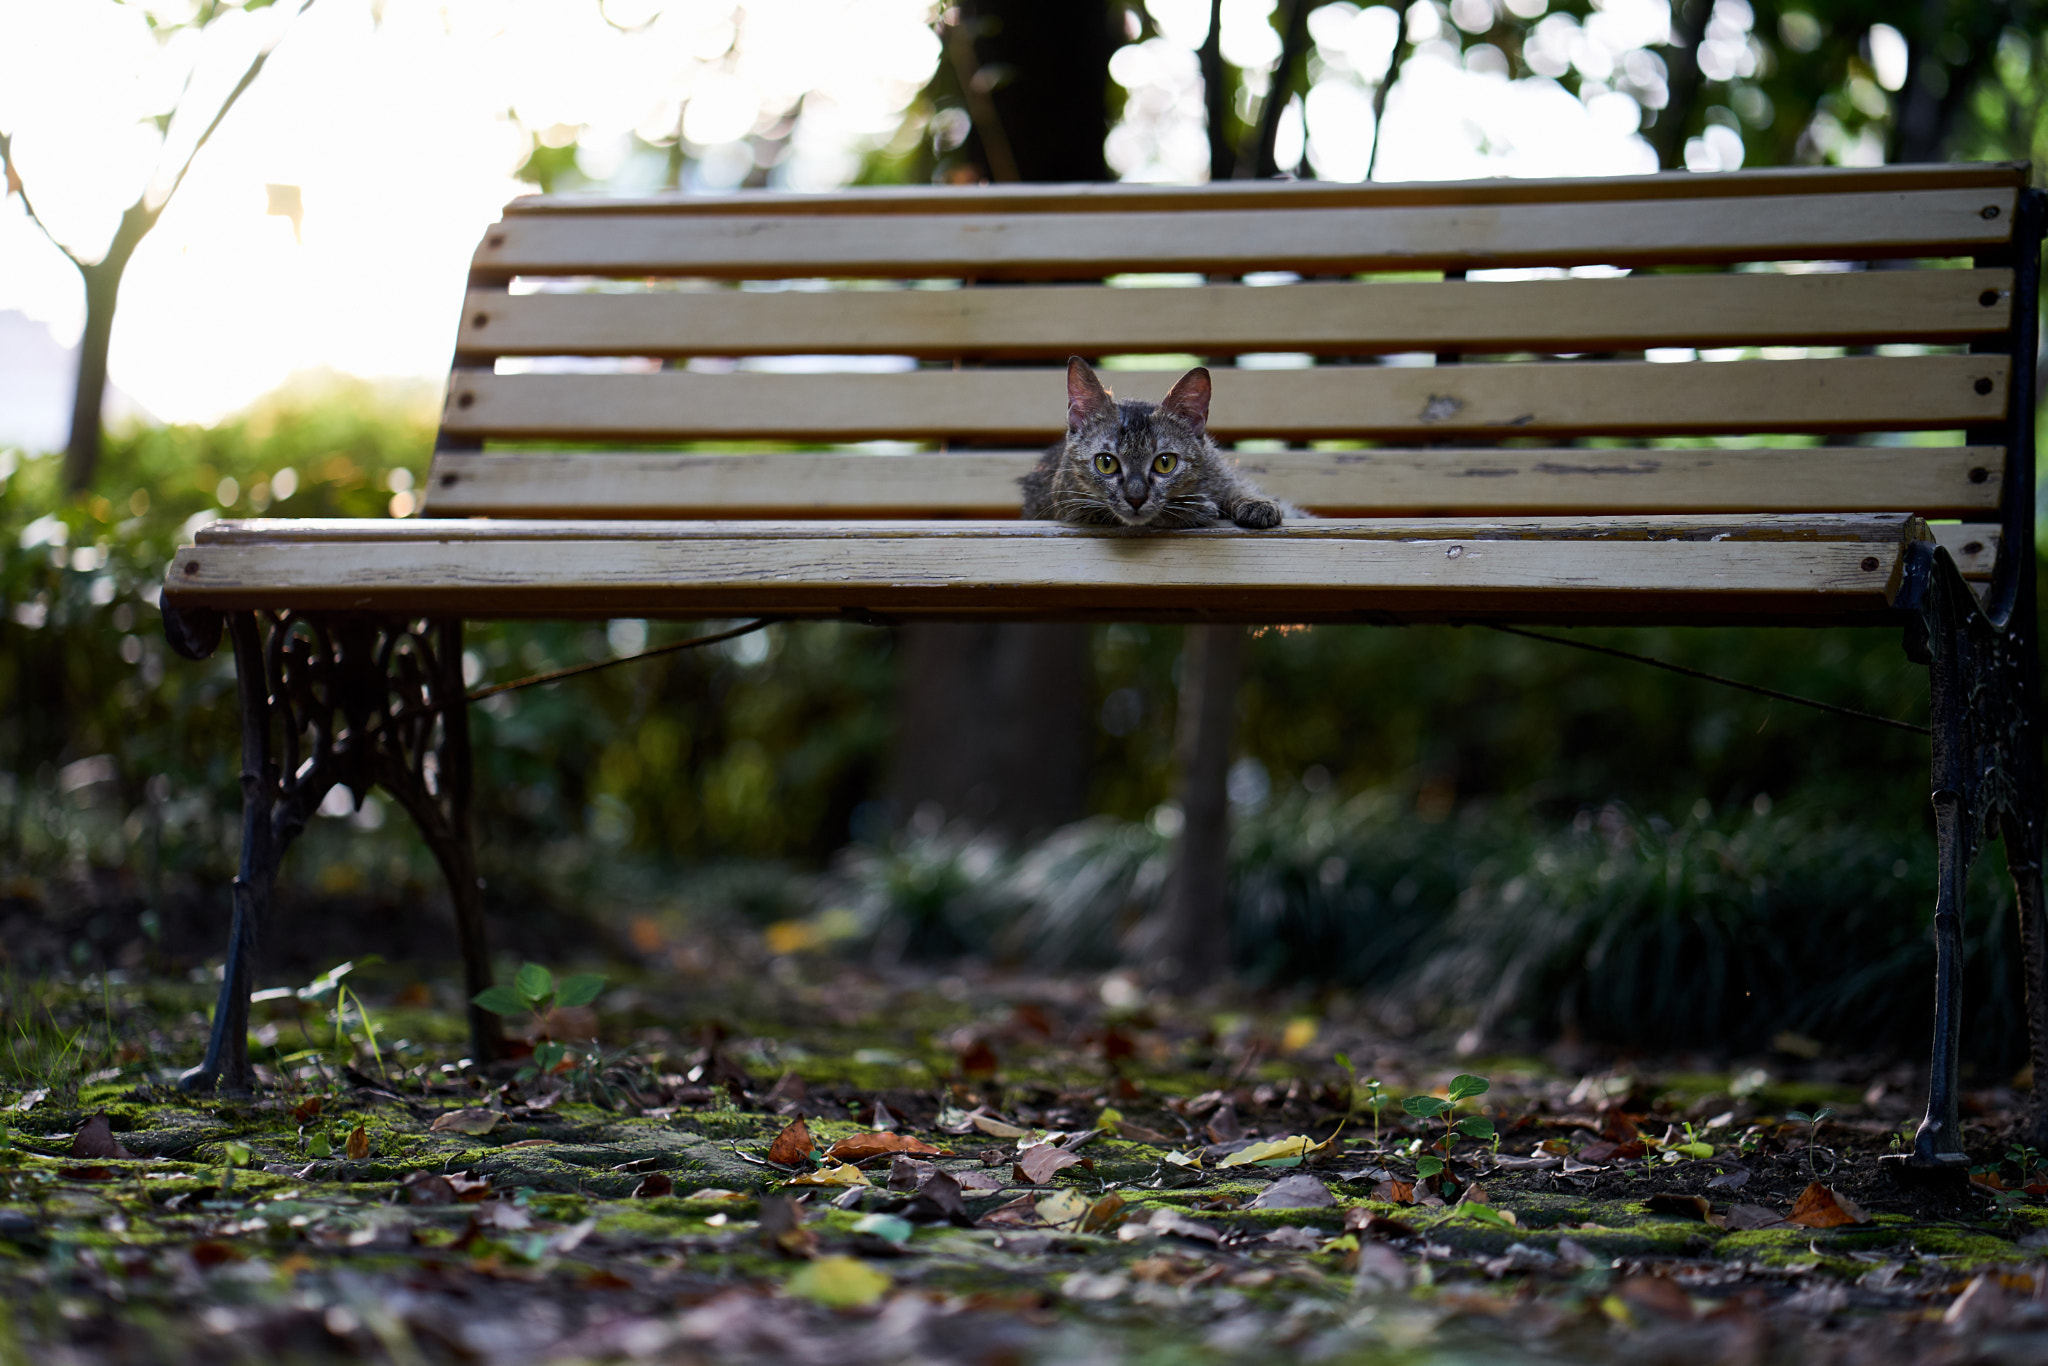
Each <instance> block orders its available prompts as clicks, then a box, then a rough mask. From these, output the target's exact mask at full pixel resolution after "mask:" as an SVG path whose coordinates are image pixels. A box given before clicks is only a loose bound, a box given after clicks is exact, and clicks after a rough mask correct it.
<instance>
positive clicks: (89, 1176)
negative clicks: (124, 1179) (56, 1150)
mask: <svg viewBox="0 0 2048 1366" xmlns="http://www.w3.org/2000/svg"><path fill="white" fill-rule="evenodd" d="M118 1174H119V1173H117V1172H115V1170H114V1169H113V1168H112V1167H97V1166H95V1167H59V1168H58V1169H57V1175H59V1176H61V1177H63V1178H64V1179H65V1180H67V1181H112V1180H113V1179H114V1177H115V1176H117V1175H118Z"/></svg>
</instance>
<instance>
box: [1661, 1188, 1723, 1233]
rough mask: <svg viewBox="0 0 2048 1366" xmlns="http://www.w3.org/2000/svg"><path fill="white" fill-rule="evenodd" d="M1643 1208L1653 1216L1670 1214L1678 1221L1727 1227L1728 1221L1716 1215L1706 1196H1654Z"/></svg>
mask: <svg viewBox="0 0 2048 1366" xmlns="http://www.w3.org/2000/svg"><path fill="white" fill-rule="evenodd" d="M1643 1208H1644V1209H1646V1210H1648V1211H1649V1212H1650V1213H1652V1214H1669V1215H1671V1216H1673V1217H1674V1218H1678V1219H1697V1220H1699V1221H1700V1222H1701V1223H1703V1224H1712V1225H1713V1226H1714V1227H1715V1228H1722V1227H1725V1226H1726V1224H1727V1220H1725V1219H1723V1218H1722V1217H1721V1216H1720V1215H1718V1214H1716V1213H1714V1207H1713V1205H1712V1204H1711V1203H1710V1202H1709V1201H1708V1200H1707V1197H1706V1196H1704V1195H1653V1196H1651V1197H1650V1198H1649V1199H1647V1200H1645V1201H1643Z"/></svg>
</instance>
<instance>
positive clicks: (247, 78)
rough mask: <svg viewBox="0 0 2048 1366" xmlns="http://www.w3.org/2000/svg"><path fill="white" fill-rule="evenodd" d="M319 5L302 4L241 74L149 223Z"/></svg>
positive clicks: (312, 2)
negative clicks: (309, 12)
mask: <svg viewBox="0 0 2048 1366" xmlns="http://www.w3.org/2000/svg"><path fill="white" fill-rule="evenodd" d="M318 3H319V0H305V3H304V4H302V5H300V6H299V7H298V9H297V10H295V11H293V13H292V17H291V18H289V19H287V20H286V21H285V26H284V28H282V29H279V30H278V34H277V37H276V38H274V39H272V40H271V41H270V43H269V44H268V45H267V46H265V47H264V48H263V50H262V51H260V52H258V53H257V54H256V56H255V58H254V60H252V61H251V62H250V63H249V69H248V70H247V71H244V72H243V73H242V79H241V80H239V81H236V82H235V88H234V89H233V90H230V91H229V92H228V97H227V98H226V99H224V100H222V101H221V103H220V108H218V109H216V110H215V111H214V113H213V121H212V122H210V123H208V124H207V125H206V130H205V131H204V132H202V133H201V134H200V135H199V140H198V141H197V142H195V143H193V144H192V150H191V151H189V152H187V153H186V154H185V162H184V164H183V165H182V166H180V167H178V174H177V175H176V176H175V177H173V178H172V180H171V188H169V189H168V190H165V191H164V195H163V198H162V199H159V200H158V201H157V202H156V205H155V207H154V208H151V209H149V210H148V212H149V213H150V217H151V221H152V222H154V221H155V219H156V217H157V216H158V215H160V214H162V213H163V211H164V206H165V205H167V204H169V203H170V202H171V196H172V195H174V194H176V193H177V192H178V187H179V186H180V185H183V184H184V183H185V173H186V172H187V171H189V170H191V169H192V161H193V159H194V158H195V157H197V156H198V155H199V150H200V149H201V148H202V147H204V146H206V144H207V142H208V141H209V140H210V139H211V138H212V137H213V133H214V130H215V129H217V128H219V127H220V125H221V120H222V119H225V118H226V117H227V116H228V111H229V110H230V109H233V108H234V107H235V102H236V101H237V100H239V99H241V98H242V95H243V93H244V92H245V91H247V90H248V88H249V87H250V86H251V85H254V84H255V82H256V78H257V77H258V76H260V75H262V74H263V68H264V67H265V66H266V65H267V64H268V63H269V61H270V54H271V53H273V52H275V51H277V45H278V44H279V43H281V42H283V41H284V35H285V32H286V31H287V30H289V29H290V27H291V26H292V25H293V24H296V23H297V22H298V21H299V20H301V19H303V18H305V16H306V11H307V10H309V9H311V8H313V6H314V5H316V4H318ZM142 193H143V199H144V201H147V199H148V197H149V191H148V190H147V189H145V190H144V191H143V192H142Z"/></svg>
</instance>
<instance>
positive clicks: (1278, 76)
mask: <svg viewBox="0 0 2048 1366" xmlns="http://www.w3.org/2000/svg"><path fill="white" fill-rule="evenodd" d="M1319 3H1320V0H1293V3H1292V5H1291V6H1290V7H1289V9H1288V12H1287V30H1286V33H1285V34H1284V35H1283V36H1282V38H1281V40H1280V61H1279V64H1278V65H1276V66H1275V67H1274V68H1273V83H1272V84H1271V85H1270V86H1268V87H1267V88H1266V99H1265V102H1264V103H1263V104H1261V105H1260V107H1259V129H1258V143H1257V144H1256V146H1254V147H1253V148H1252V149H1251V152H1250V154H1249V155H1247V156H1244V157H1241V158H1239V160H1238V168H1239V169H1240V170H1243V169H1244V168H1246V167H1247V166H1249V167H1250V168H1251V170H1250V174H1251V175H1252V176H1253V177H1254V178H1255V179H1259V180H1266V179H1270V178H1271V177H1273V176H1276V175H1278V174H1280V167H1279V164H1278V163H1277V161H1276V160H1275V158H1274V152H1273V149H1274V147H1275V146H1277V145H1278V143H1279V141H1280V119H1281V117H1282V116H1283V115H1284V114H1286V112H1287V104H1288V101H1290V100H1291V99H1293V98H1294V73H1295V69H1296V68H1297V67H1299V66H1300V65H1301V59H1302V55H1303V54H1304V53H1305V52H1306V51H1307V50H1308V12H1309V11H1310V10H1312V9H1314V8H1315V7H1316V6H1317V4H1319Z"/></svg>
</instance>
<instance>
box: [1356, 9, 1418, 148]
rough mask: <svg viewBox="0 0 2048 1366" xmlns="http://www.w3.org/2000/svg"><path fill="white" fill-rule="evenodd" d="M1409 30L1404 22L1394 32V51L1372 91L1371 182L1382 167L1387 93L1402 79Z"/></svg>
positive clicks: (1385, 138)
mask: <svg viewBox="0 0 2048 1366" xmlns="http://www.w3.org/2000/svg"><path fill="white" fill-rule="evenodd" d="M1407 46H1408V28H1407V25H1406V23H1405V22H1404V23H1403V24H1402V26H1401V27H1400V28H1397V29H1395V30H1394V51H1393V54H1392V55H1391V56H1389V57H1388V58H1387V69H1386V72H1385V73H1384V74H1383V75H1381V77H1380V83H1379V84H1378V85H1376V86H1374V87H1373V91H1372V151H1371V152H1370V153H1369V154H1368V155H1367V156H1366V158H1365V178H1366V179H1367V180H1371V179H1372V178H1373V176H1374V175H1375V174H1376V173H1377V172H1378V170H1379V165H1380V147H1381V146H1382V145H1383V144H1385V142H1386V140H1387V137H1386V133H1387V92H1388V91H1389V90H1392V89H1393V88H1394V82H1395V81H1398V80H1400V79H1401V63H1402V62H1403V61H1404V60H1405V59H1406V57H1407V52H1406V48H1407Z"/></svg>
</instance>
